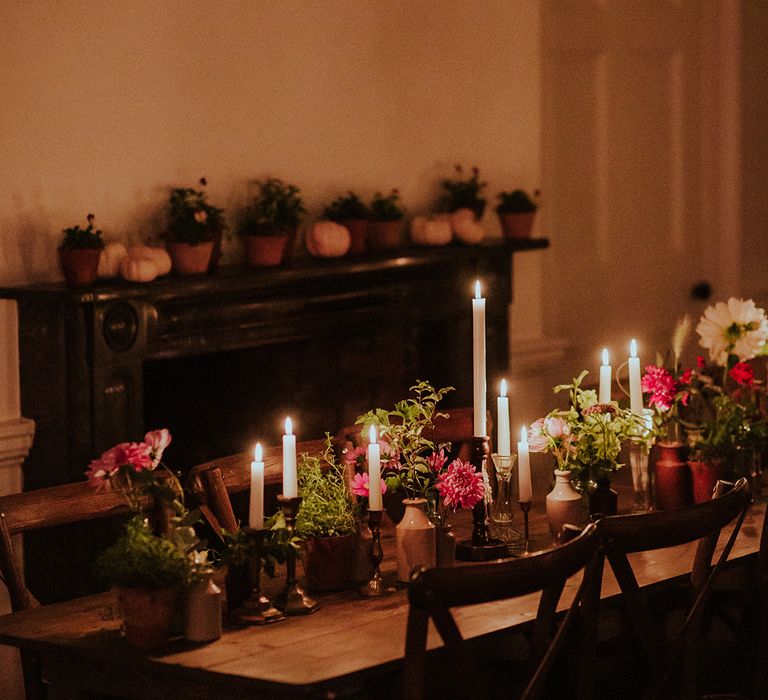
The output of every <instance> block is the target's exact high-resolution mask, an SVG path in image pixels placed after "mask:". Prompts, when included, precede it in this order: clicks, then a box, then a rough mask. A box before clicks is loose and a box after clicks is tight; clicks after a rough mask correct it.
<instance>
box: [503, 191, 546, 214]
mask: <svg viewBox="0 0 768 700" xmlns="http://www.w3.org/2000/svg"><path fill="white" fill-rule="evenodd" d="M498 199H499V203H498V205H497V206H496V211H497V212H498V213H499V214H521V213H525V212H531V211H536V209H537V208H538V206H537V204H536V202H535V201H534V200H533V199H532V198H531V197H529V196H528V193H527V192H526V191H525V190H514V191H513V192H499V195H498Z"/></svg>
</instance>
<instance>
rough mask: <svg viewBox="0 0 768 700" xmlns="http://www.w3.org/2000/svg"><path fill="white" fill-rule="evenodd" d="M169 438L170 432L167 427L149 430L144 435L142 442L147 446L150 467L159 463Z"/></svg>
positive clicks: (168, 443)
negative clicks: (150, 459) (150, 458)
mask: <svg viewBox="0 0 768 700" xmlns="http://www.w3.org/2000/svg"><path fill="white" fill-rule="evenodd" d="M171 439H172V438H171V433H170V432H169V431H168V429H167V428H162V429H160V430H151V431H150V432H148V433H147V434H146V435H145V436H144V442H145V443H146V444H147V445H148V446H149V453H150V455H151V456H152V469H154V468H155V467H156V466H157V465H158V464H160V460H161V459H162V458H163V452H165V448H166V447H168V445H170V444H171Z"/></svg>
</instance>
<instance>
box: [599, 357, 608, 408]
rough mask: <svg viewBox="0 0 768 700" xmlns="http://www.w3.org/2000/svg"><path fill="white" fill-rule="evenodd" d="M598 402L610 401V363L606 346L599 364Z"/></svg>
mask: <svg viewBox="0 0 768 700" xmlns="http://www.w3.org/2000/svg"><path fill="white" fill-rule="evenodd" d="M598 401H599V402H600V403H610V402H611V363H610V361H609V359H608V348H603V364H602V365H600V392H599V395H598Z"/></svg>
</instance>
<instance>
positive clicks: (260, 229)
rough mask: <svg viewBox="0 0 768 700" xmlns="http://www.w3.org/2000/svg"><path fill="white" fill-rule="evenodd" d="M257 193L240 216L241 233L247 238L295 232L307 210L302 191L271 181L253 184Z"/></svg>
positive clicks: (289, 185)
mask: <svg viewBox="0 0 768 700" xmlns="http://www.w3.org/2000/svg"><path fill="white" fill-rule="evenodd" d="M252 185H253V186H254V187H255V189H256V192H255V194H254V195H253V198H252V200H251V202H250V203H249V204H248V205H247V206H246V207H245V208H243V209H242V211H241V212H240V223H239V226H238V231H239V232H240V234H241V235H246V236H274V235H281V234H284V233H286V232H288V231H290V230H293V229H295V228H296V227H297V226H298V225H299V222H300V221H301V217H302V215H303V214H306V212H307V210H306V209H305V208H304V202H303V200H302V198H301V190H300V189H299V188H298V187H296V185H291V184H288V183H285V182H283V181H282V180H280V179H278V178H276V177H272V178H269V179H267V180H254V182H253V183H252Z"/></svg>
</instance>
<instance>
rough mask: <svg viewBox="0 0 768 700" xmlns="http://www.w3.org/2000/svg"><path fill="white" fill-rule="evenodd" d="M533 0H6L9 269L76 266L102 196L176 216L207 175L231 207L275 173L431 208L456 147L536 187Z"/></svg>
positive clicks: (0, 40)
mask: <svg viewBox="0 0 768 700" xmlns="http://www.w3.org/2000/svg"><path fill="white" fill-rule="evenodd" d="M515 5H516V6H515V11H514V12H513V13H512V12H510V8H509V4H508V2H506V1H505V0H490V1H488V2H483V3H482V4H481V5H477V4H476V3H474V2H471V1H470V0H447V1H443V2H415V3H414V2H406V1H403V2H392V1H388V2H384V3H382V2H376V1H375V0H332V1H330V2H329V1H327V0H325V1H320V0H303V1H298V0H288V1H285V2H279V3H278V2H267V1H260V2H253V1H243V2H237V1H233V0H225V1H223V2H212V1H206V2H188V1H183V0H165V1H164V2H162V3H160V4H158V3H156V2H149V1H144V0H131V1H129V2H117V1H116V0H108V1H106V2H105V1H103V0H102V1H99V2H88V1H85V0H84V1H81V2H68V3H58V2H19V1H17V2H9V3H4V4H3V6H2V9H0V63H1V64H2V65H3V66H4V68H5V71H4V73H5V75H4V79H3V81H2V83H0V99H2V103H3V105H4V109H3V110H2V114H0V152H2V153H3V156H4V157H3V168H2V169H0V283H17V282H26V281H36V280H39V279H49V278H60V275H59V272H58V269H57V264H56V254H55V247H56V245H57V244H58V241H59V237H60V230H61V228H62V227H63V226H66V225H71V224H73V223H75V222H78V221H81V220H82V219H83V217H84V216H85V214H86V213H87V212H88V211H93V212H95V213H96V215H97V222H98V224H99V225H100V227H101V228H102V229H103V230H104V232H105V234H106V236H107V237H108V238H122V239H127V240H139V239H144V238H146V237H148V236H151V235H154V234H156V233H157V232H158V231H159V229H160V227H161V225H162V207H163V205H164V202H165V200H166V198H167V188H168V186H170V185H193V184H195V183H196V181H197V178H199V177H200V176H201V175H205V176H207V178H208V180H209V183H210V185H209V188H208V189H209V191H210V193H211V195H212V198H213V201H214V202H215V203H217V204H219V205H221V206H225V207H226V208H228V209H229V210H230V211H231V210H232V209H233V208H234V206H235V203H236V202H237V200H238V188H239V187H240V186H241V184H242V182H243V181H245V180H247V179H248V178H253V177H258V176H264V175H277V176H280V177H283V178H287V179H289V180H291V181H294V182H296V183H297V184H298V185H299V186H300V187H301V188H302V190H303V191H304V193H305V196H306V199H307V201H308V203H309V205H310V207H311V208H313V209H315V210H317V208H319V207H320V206H321V205H322V203H323V202H326V201H327V200H328V199H329V198H331V197H333V196H334V195H335V194H336V193H338V192H339V191H342V190H345V189H347V188H350V187H354V188H356V189H358V190H360V191H362V193H364V194H365V195H366V196H370V195H371V194H372V193H373V192H374V191H375V190H376V189H389V188H391V187H399V188H400V189H401V191H402V194H403V199H404V202H405V204H406V205H407V206H408V208H409V209H410V210H411V212H414V211H418V210H422V209H424V208H428V206H429V204H430V202H431V201H432V199H433V197H434V195H435V193H436V183H437V181H438V179H439V178H440V177H441V176H444V175H446V174H448V173H449V172H450V170H451V168H452V165H453V164H454V163H456V162H462V163H464V164H465V165H475V164H476V165H478V166H479V167H480V168H481V171H482V174H483V176H484V177H485V178H487V179H488V180H489V182H490V183H491V186H490V187H489V190H490V193H491V194H492V195H495V193H496V192H497V191H499V190H500V189H505V188H508V187H511V186H521V185H522V186H525V187H535V186H536V185H537V184H538V177H539V165H540V157H539V151H540V147H539V139H540V133H539V132H540V115H539V73H538V55H539V38H538V36H539V31H538V28H539V17H538V1H537V0H518V1H517V2H516V3H515ZM486 219H487V221H488V227H489V229H492V230H497V225H496V222H495V217H493V216H488V217H486ZM231 246H232V248H233V249H234V250H233V251H231V252H230V257H234V256H236V255H237V254H238V252H239V251H238V250H237V241H236V240H233V241H232V243H231Z"/></svg>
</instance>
